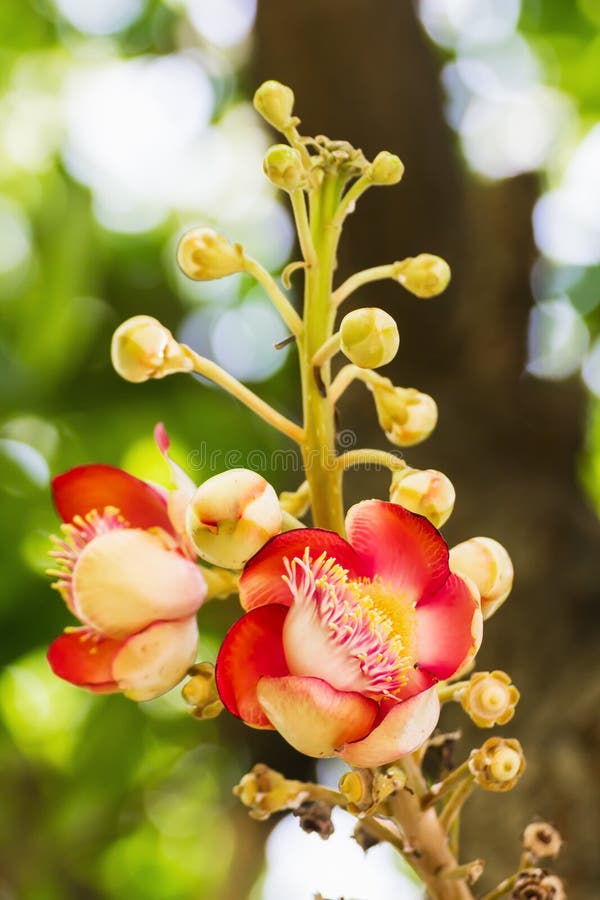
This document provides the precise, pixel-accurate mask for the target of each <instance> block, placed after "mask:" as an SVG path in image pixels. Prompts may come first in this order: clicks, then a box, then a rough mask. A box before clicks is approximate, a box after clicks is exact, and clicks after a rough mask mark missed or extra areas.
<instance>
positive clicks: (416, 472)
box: [390, 468, 456, 528]
mask: <svg viewBox="0 0 600 900" xmlns="http://www.w3.org/2000/svg"><path fill="white" fill-rule="evenodd" d="M390 500H391V501H392V503H398V504H399V505H400V506H403V507H404V508H405V509H409V510H410V511H411V512H413V513H417V514H418V515H420V516H425V518H426V519H429V521H430V522H431V524H432V525H434V526H435V527H436V528H441V527H442V525H443V524H444V523H445V522H447V521H448V519H449V518H450V515H451V514H452V510H453V509H454V502H455V500H456V493H455V491H454V486H453V484H452V482H451V481H450V479H449V478H447V477H446V475H444V473H443V472H436V470H435V469H423V470H421V469H410V468H406V469H403V470H401V471H400V472H395V473H394V475H393V477H392V484H391V486H390Z"/></svg>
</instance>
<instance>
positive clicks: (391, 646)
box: [283, 548, 416, 696]
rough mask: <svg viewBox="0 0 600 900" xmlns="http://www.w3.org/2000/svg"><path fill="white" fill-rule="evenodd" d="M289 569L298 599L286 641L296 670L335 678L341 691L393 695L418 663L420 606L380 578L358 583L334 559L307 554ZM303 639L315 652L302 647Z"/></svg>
mask: <svg viewBox="0 0 600 900" xmlns="http://www.w3.org/2000/svg"><path fill="white" fill-rule="evenodd" d="M284 563H285V568H286V575H284V576H283V579H284V581H285V582H286V584H287V585H288V587H289V589H290V591H291V593H292V595H293V597H294V603H293V604H292V607H291V609H290V612H289V613H288V624H287V625H286V628H287V630H288V632H289V635H290V637H289V640H288V641H286V642H285V643H286V656H287V657H288V662H289V663H290V668H291V670H292V671H294V670H296V672H295V673H296V674H304V675H315V676H316V677H326V678H328V679H333V680H332V682H331V683H333V684H334V685H335V686H336V687H338V688H339V689H340V690H360V691H362V692H366V693H373V694H375V695H381V694H385V695H388V696H393V695H394V693H395V692H396V691H398V690H399V689H400V688H402V687H403V686H404V685H405V684H406V682H407V681H408V676H409V673H410V671H411V669H412V667H413V663H414V658H413V647H414V635H415V624H416V617H415V612H414V603H413V602H412V601H411V600H410V599H408V598H407V597H406V596H405V595H403V594H401V593H400V592H399V591H397V590H396V589H395V588H394V587H393V586H391V585H387V584H385V583H384V582H383V581H382V580H381V579H379V578H377V577H375V578H373V579H360V580H350V579H349V578H348V571H347V570H346V569H344V568H342V566H340V565H339V564H338V563H337V562H336V560H335V559H334V558H332V557H328V556H327V555H326V553H322V554H321V556H319V557H318V559H316V560H314V561H313V560H312V558H311V555H310V549H309V548H306V550H305V552H304V557H303V559H300V558H299V557H295V558H294V559H293V560H292V561H291V562H290V561H289V560H288V559H285V560H284ZM302 638H304V639H305V643H309V644H311V645H312V646H304V647H302V646H298V640H301V639H302ZM284 640H285V639H284ZM316 656H319V660H318V661H317V660H315V659H314V658H315V657H316ZM313 661H314V664H313ZM321 673H322V674H321Z"/></svg>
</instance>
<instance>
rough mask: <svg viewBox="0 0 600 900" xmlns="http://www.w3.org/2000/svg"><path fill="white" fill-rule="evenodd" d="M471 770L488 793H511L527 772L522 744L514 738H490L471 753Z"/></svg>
mask: <svg viewBox="0 0 600 900" xmlns="http://www.w3.org/2000/svg"><path fill="white" fill-rule="evenodd" d="M469 770H470V772H471V774H472V775H474V776H475V781H476V782H477V784H478V785H479V786H480V787H482V788H485V790H486V791H510V790H511V789H512V788H513V787H514V786H515V784H516V783H517V781H518V780H519V778H520V777H521V775H522V774H523V772H524V770H525V757H524V755H523V750H522V749H521V745H520V743H519V742H518V741H517V740H515V739H514V738H500V737H493V738H489V740H487V741H486V742H485V744H483V746H481V747H480V748H479V750H472V751H471V755H470V757H469Z"/></svg>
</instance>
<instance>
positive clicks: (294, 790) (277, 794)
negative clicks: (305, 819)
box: [233, 763, 309, 821]
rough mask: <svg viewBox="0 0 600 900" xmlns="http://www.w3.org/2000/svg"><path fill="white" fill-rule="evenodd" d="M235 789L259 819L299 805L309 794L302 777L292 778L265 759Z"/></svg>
mask: <svg viewBox="0 0 600 900" xmlns="http://www.w3.org/2000/svg"><path fill="white" fill-rule="evenodd" d="M233 793H234V794H235V795H236V796H237V797H239V798H240V800H241V801H242V803H243V804H244V806H247V807H248V808H249V809H250V817H251V818H252V819H258V820H259V821H260V820H264V819H268V818H269V816H270V815H271V814H272V813H275V812H280V811H281V810H284V809H298V807H299V806H300V805H301V804H302V803H304V801H305V800H306V799H307V797H308V796H309V794H308V791H307V790H306V789H305V785H304V784H303V783H302V782H301V781H291V780H289V779H287V778H285V777H284V776H283V775H282V774H281V773H280V772H276V771H275V770H274V769H270V768H269V767H268V766H265V765H264V764H263V763H257V765H255V766H254V767H253V768H252V769H251V771H250V772H248V773H247V774H246V775H244V776H243V778H242V780H241V781H240V783H239V784H237V785H236V786H235V787H234V789H233Z"/></svg>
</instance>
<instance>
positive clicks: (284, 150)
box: [263, 144, 305, 191]
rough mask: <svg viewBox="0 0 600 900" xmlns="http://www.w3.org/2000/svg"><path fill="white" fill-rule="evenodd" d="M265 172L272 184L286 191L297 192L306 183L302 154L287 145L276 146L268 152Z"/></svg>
mask: <svg viewBox="0 0 600 900" xmlns="http://www.w3.org/2000/svg"><path fill="white" fill-rule="evenodd" d="M263 171H264V173H265V175H266V176H267V178H268V179H269V181H270V182H271V184H274V185H276V187H278V188H281V189H282V190H284V191H295V190H297V189H298V188H300V187H302V185H303V184H304V181H305V172H304V168H303V166H302V159H301V157H300V154H299V153H298V151H297V150H294V148H293V147H289V146H288V145H287V144H275V145H274V146H273V147H270V148H269V149H268V150H267V152H266V155H265V158H264V160H263Z"/></svg>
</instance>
